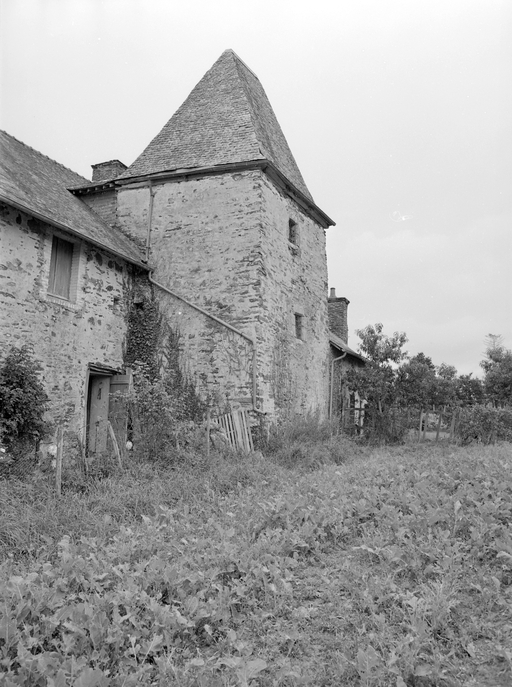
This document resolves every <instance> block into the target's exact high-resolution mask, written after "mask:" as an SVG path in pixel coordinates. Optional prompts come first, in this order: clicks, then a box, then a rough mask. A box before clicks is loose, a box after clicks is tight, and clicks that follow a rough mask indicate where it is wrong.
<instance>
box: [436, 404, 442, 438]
mask: <svg viewBox="0 0 512 687" xmlns="http://www.w3.org/2000/svg"><path fill="white" fill-rule="evenodd" d="M442 418H443V413H442V411H441V412H440V413H439V419H438V421H437V432H436V442H437V441H439V432H440V431H441V420H442Z"/></svg>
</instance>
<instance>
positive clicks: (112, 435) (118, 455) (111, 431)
mask: <svg viewBox="0 0 512 687" xmlns="http://www.w3.org/2000/svg"><path fill="white" fill-rule="evenodd" d="M107 429H108V433H109V435H110V438H111V439H112V446H113V447H114V453H115V454H116V458H117V462H118V465H119V467H120V468H121V470H122V469H123V463H122V461H121V452H120V451H119V445H118V443H117V439H116V433H115V432H114V428H113V427H112V425H111V424H110V422H109V420H107Z"/></svg>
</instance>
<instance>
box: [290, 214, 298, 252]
mask: <svg viewBox="0 0 512 687" xmlns="http://www.w3.org/2000/svg"><path fill="white" fill-rule="evenodd" d="M288 241H289V242H290V243H293V245H294V246H298V245H299V225H298V224H297V222H294V221H293V219H290V220H288Z"/></svg>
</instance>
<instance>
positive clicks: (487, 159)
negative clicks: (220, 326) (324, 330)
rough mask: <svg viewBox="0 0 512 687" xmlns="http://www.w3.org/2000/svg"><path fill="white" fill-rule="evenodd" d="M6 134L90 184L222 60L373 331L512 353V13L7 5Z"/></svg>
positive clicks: (9, 1)
mask: <svg viewBox="0 0 512 687" xmlns="http://www.w3.org/2000/svg"><path fill="white" fill-rule="evenodd" d="M0 8H1V16H0V32H1V35H0V46H1V47H0V50H1V63H0V69H1V71H0V89H1V90H0V128H2V129H4V130H6V131H7V132H8V133H10V134H12V135H13V136H16V138H18V139H20V140H22V141H23V142H25V143H27V144H28V145H31V146H32V147H34V148H36V149H37V150H39V151H41V152H43V153H45V154H46V155H49V156H50V157H52V158H54V159H55V160H58V161H59V162H61V163H63V164H65V165H67V166H68V167H70V168H72V169H73V170H74V171H76V172H79V173H80V174H83V175H84V176H86V177H88V178H90V176H91V168H90V165H92V164H95V163H98V162H103V161H105V160H110V159H112V158H117V159H120V160H121V161H122V162H124V163H125V164H130V163H131V162H133V160H134V159H135V158H136V157H137V156H138V155H139V153H141V152H142V150H143V149H144V148H145V147H146V145H147V144H148V143H149V141H150V140H151V139H152V138H153V137H154V136H155V134H156V133H158V131H159V130H160V129H161V128H162V126H163V125H164V124H165V123H166V122H167V120H168V119H169V118H170V117H171V115H172V114H173V113H174V112H175V110H176V109H177V108H178V107H179V106H180V105H181V103H182V102H183V100H185V98H186V97H187V95H188V94H189V92H190V91H191V90H192V88H193V87H194V86H195V85H196V83H197V82H198V81H199V80H200V78H201V77H202V76H203V74H204V73H205V72H206V71H207V70H208V69H209V68H210V67H211V66H212V64H213V63H214V62H215V61H216V59H217V58H218V57H219V56H220V54H221V53H222V52H223V51H224V50H225V49H227V48H232V49H233V50H234V51H235V52H236V53H237V54H238V55H239V56H240V57H241V58H242V60H244V62H245V63H246V64H247V65H248V66H249V67H250V68H251V69H252V70H253V71H254V72H255V73H256V74H257V76H258V77H259V79H260V81H261V83H262V84H263V87H264V88H265V90H266V92H267V95H268V97H269V99H270V102H271V104H272V106H273V108H274V111H275V113H276V115H277V118H278V120H279V122H280V124H281V126H282V128H283V131H284V133H285V136H286V137H287V139H288V142H289V144H290V147H291V150H292V152H293V154H294V156H295V159H296V160H297V163H298V165H299V167H300V169H301V171H302V174H303V176H304V178H305V181H306V184H307V185H308V187H309V189H310V191H311V193H312V195H313V197H314V199H315V201H316V203H317V204H318V205H319V206H320V207H321V208H322V210H324V211H325V212H326V213H327V214H328V215H329V216H330V217H332V218H333V219H334V220H335V222H336V226H335V227H332V228H330V229H329V230H328V232H327V237H328V238H327V253H328V262H329V284H330V286H334V287H335V288H336V292H337V295H339V296H346V297H347V298H348V299H349V300H350V306H349V330H350V335H349V343H350V344H351V345H352V346H354V347H356V345H357V337H356V335H355V329H358V328H362V327H364V326H366V325H367V324H370V323H372V324H374V323H376V322H382V323H383V324H384V331H385V332H387V333H389V334H391V333H392V332H393V331H396V330H398V331H405V332H406V333H407V335H408V337H409V344H408V346H407V349H408V350H409V352H410V353H411V354H414V353H418V352H419V351H422V352H424V353H425V354H426V355H429V356H430V357H431V358H432V359H433V361H434V363H435V364H440V363H442V362H445V363H448V364H451V365H455V367H456V368H457V369H458V371H459V372H460V373H468V372H473V373H476V374H479V375H480V371H479V367H478V363H479V361H480V360H481V358H482V353H483V350H484V338H485V336H486V335H487V334H489V333H493V334H501V335H503V337H504V342H505V345H506V346H507V347H508V348H512V306H511V304H510V301H511V299H512V266H511V262H512V260H511V258H512V118H511V113H512V0H331V1H327V0H314V1H313V0H307V1H306V0H293V1H289V0H250V1H247V0H190V1H189V2H185V1H183V0H0Z"/></svg>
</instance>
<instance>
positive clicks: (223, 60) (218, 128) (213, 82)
mask: <svg viewBox="0 0 512 687" xmlns="http://www.w3.org/2000/svg"><path fill="white" fill-rule="evenodd" d="M253 160H268V161H269V162H271V163H272V164H273V165H274V166H275V167H276V168H277V169H278V171H279V172H281V174H283V175H284V176H285V177H286V178H287V179H288V181H290V182H291V183H292V184H293V185H294V186H295V188H297V189H298V190H299V191H300V192H301V193H302V194H303V195H304V196H306V197H307V198H308V199H309V200H311V201H312V200H313V199H312V197H311V194H310V193H309V191H308V188H307V186H306V184H305V183H304V179H303V178H302V175H301V173H300V171H299V168H298V167H297V163H296V162H295V159H294V157H293V155H292V152H291V150H290V148H289V146H288V143H287V142H286V138H285V137H284V134H283V132H282V130H281V127H280V126H279V122H278V121H277V118H276V116H275V114H274V111H273V110H272V106H271V105H270V102H269V100H268V98H267V96H266V94H265V91H264V90H263V86H262V85H261V83H260V81H259V79H258V77H257V76H256V75H255V74H254V73H253V72H252V71H251V70H250V69H249V68H248V67H247V66H246V65H245V64H244V63H243V62H242V60H241V59H240V58H239V57H238V55H236V53H234V52H233V50H226V51H225V52H223V53H222V55H221V56H220V57H219V59H218V60H217V62H215V64H214V65H213V67H212V68H211V69H210V70H209V71H208V72H207V73H206V74H205V75H204V76H203V78H202V79H201V81H200V82H199V83H198V84H197V86H196V87H195V88H194V90H193V91H192V92H191V93H190V95H189V96H188V98H187V99H186V100H185V102H184V103H183V105H182V106H181V107H180V108H179V109H178V110H177V111H176V113H175V114H174V115H173V116H172V117H171V119H170V120H169V121H168V122H167V124H166V125H165V126H164V128H163V129H162V130H161V131H160V133H159V134H158V135H157V136H155V138H154V139H153V140H152V141H151V143H150V144H149V145H148V147H147V148H146V149H145V150H144V152H143V153H142V154H141V155H140V156H139V157H138V158H137V159H136V160H135V162H134V163H133V164H132V165H131V166H130V167H128V169H127V170H126V172H124V173H123V174H121V175H120V176H119V177H118V179H128V178H131V177H139V176H146V175H151V174H155V173H158V172H169V171H175V170H180V169H193V168H201V167H214V166H217V165H226V164H236V163H240V162H250V161H253Z"/></svg>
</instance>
